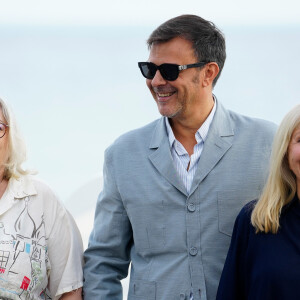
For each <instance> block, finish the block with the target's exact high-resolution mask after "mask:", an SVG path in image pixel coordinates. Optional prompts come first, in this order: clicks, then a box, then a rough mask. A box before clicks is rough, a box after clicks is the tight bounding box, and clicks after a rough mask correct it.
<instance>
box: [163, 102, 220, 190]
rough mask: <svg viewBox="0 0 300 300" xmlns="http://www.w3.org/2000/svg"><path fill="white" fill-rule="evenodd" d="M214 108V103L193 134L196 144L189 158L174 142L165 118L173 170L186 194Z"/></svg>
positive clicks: (183, 149)
mask: <svg viewBox="0 0 300 300" xmlns="http://www.w3.org/2000/svg"><path fill="white" fill-rule="evenodd" d="M216 106H217V104H216V101H215V103H214V106H213V109H212V110H211V112H210V114H209V115H208V117H207V118H206V120H205V122H204V123H203V124H202V125H201V127H200V128H199V129H198V130H197V132H196V134H195V138H196V141H197V144H196V145H195V146H194V153H193V154H192V155H191V157H190V156H189V154H188V152H187V151H186V150H185V148H184V147H183V145H182V144H181V143H180V142H179V141H178V140H176V138H175V136H174V133H173V130H172V128H171V125H170V123H169V119H168V118H165V122H166V127H167V132H168V137H169V142H170V148H171V154H172V157H173V161H174V164H175V168H176V171H177V173H178V175H179V177H180V179H181V180H182V182H183V183H184V186H185V188H186V190H187V193H188V194H189V193H190V190H191V186H192V182H193V178H194V175H195V173H196V170H197V166H198V163H199V159H200V155H201V153H202V150H203V145H204V142H205V139H206V137H207V134H208V130H209V127H210V124H211V122H212V120H213V117H214V115H215V111H216ZM188 166H189V169H188Z"/></svg>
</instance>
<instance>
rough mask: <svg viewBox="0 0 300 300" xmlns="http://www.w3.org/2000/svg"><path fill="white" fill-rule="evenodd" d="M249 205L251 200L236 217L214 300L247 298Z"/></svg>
mask: <svg viewBox="0 0 300 300" xmlns="http://www.w3.org/2000/svg"><path fill="white" fill-rule="evenodd" d="M251 207H253V202H250V203H249V204H247V205H246V206H245V207H244V208H243V209H242V210H241V212H240V213H239V215H238V216H237V218H236V221H235V224H234V228H233V233H232V238H231V244H230V247H229V251H228V254H227V258H226V261H225V265H224V269H223V272H222V275H221V279H220V283H219V288H218V293H217V298H216V300H224V299H230V300H245V299H247V298H246V295H245V283H246V282H245V273H246V270H245V253H246V251H247V245H248V237H249V229H250V226H251V223H250V216H251V210H252V209H251Z"/></svg>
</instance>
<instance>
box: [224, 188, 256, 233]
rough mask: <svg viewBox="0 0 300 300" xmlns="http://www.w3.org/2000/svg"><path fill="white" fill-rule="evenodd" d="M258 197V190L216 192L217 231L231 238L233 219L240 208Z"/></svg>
mask: <svg viewBox="0 0 300 300" xmlns="http://www.w3.org/2000/svg"><path fill="white" fill-rule="evenodd" d="M259 196H260V191H259V190H242V191H236V190H231V191H220V192H218V222H219V231H220V232H221V233H223V234H226V235H228V236H230V237H231V235H232V230H233V225H234V222H235V219H236V217H237V215H238V213H239V212H240V210H241V209H242V207H243V206H244V205H245V204H246V203H248V202H250V201H252V200H255V199H258V198H259Z"/></svg>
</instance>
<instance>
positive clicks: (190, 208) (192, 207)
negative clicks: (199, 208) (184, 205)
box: [188, 203, 196, 212]
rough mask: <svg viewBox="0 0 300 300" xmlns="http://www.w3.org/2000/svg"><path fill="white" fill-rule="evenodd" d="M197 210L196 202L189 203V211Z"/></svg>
mask: <svg viewBox="0 0 300 300" xmlns="http://www.w3.org/2000/svg"><path fill="white" fill-rule="evenodd" d="M195 210H196V205H195V204H194V203H189V205H188V211H189V212H194V211H195Z"/></svg>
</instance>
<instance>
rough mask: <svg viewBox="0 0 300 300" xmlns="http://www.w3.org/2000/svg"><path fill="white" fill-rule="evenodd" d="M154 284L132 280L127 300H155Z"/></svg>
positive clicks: (152, 282)
mask: <svg viewBox="0 0 300 300" xmlns="http://www.w3.org/2000/svg"><path fill="white" fill-rule="evenodd" d="M155 299H156V282H155V281H146V280H132V281H130V284H129V293H128V300H155Z"/></svg>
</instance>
